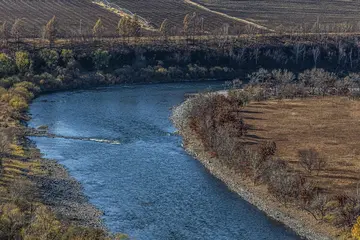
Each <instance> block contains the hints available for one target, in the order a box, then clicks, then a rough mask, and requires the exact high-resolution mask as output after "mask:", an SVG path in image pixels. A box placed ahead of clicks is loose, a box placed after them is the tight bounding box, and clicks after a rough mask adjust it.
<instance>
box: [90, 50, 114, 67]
mask: <svg viewBox="0 0 360 240" xmlns="http://www.w3.org/2000/svg"><path fill="white" fill-rule="evenodd" d="M109 61H110V55H109V52H108V51H106V50H102V49H98V50H96V51H95V52H94V53H93V63H94V67H95V69H96V70H104V69H105V68H107V67H108V65H109Z"/></svg>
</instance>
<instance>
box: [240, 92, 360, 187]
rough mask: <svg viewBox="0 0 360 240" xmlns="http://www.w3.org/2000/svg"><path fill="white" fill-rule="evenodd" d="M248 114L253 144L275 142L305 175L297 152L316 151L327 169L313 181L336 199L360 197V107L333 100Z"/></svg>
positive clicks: (257, 107)
mask: <svg viewBox="0 0 360 240" xmlns="http://www.w3.org/2000/svg"><path fill="white" fill-rule="evenodd" d="M243 113H244V118H245V121H246V123H248V124H250V125H251V130H250V131H249V133H248V137H249V139H248V140H250V141H253V142H261V141H270V140H271V141H275V142H276V144H277V148H278V150H277V155H278V156H280V157H282V158H284V159H285V160H287V161H288V162H290V163H291V165H293V166H294V167H295V169H297V170H299V171H303V172H304V173H305V171H304V170H303V169H302V167H301V166H300V164H299V162H298V158H297V152H298V150H299V149H308V148H314V149H316V150H317V151H318V152H319V153H320V155H321V156H322V157H323V158H325V159H326V162H327V167H326V170H325V171H323V172H320V174H319V175H318V176H316V175H313V176H309V177H312V178H315V180H316V181H319V183H320V186H322V187H324V188H326V189H329V190H330V189H331V191H329V192H332V193H335V194H336V193H340V192H341V191H344V190H345V191H349V192H350V191H353V192H354V191H355V189H356V188H357V185H358V184H359V183H360V175H359V171H360V147H359V146H360V101H354V100H349V99H348V98H345V97H344V98H342V97H328V98H310V99H304V100H278V101H277V100H273V101H267V102H253V103H250V104H249V106H247V107H245V109H244V110H243ZM305 174H306V173H305ZM340 190H341V191H340Z"/></svg>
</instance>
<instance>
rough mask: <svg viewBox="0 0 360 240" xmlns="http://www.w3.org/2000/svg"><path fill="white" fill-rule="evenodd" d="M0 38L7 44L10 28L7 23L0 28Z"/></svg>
mask: <svg viewBox="0 0 360 240" xmlns="http://www.w3.org/2000/svg"><path fill="white" fill-rule="evenodd" d="M0 37H1V39H2V40H3V41H4V42H7V41H8V39H9V37H10V26H9V24H8V22H7V21H4V22H3V23H2V25H1V26H0Z"/></svg>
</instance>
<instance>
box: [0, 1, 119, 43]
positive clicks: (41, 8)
mask: <svg viewBox="0 0 360 240" xmlns="http://www.w3.org/2000/svg"><path fill="white" fill-rule="evenodd" d="M53 16H56V18H57V21H58V23H59V24H58V26H59V33H60V34H59V35H60V36H73V35H79V34H80V33H81V34H83V35H87V34H90V33H91V29H92V27H93V26H94V24H95V22H96V21H97V19H98V18H101V19H102V22H103V25H104V27H105V29H106V30H105V34H107V35H114V34H116V26H117V24H118V22H119V19H120V17H119V16H118V15H116V14H115V13H112V12H110V11H108V10H106V9H103V8H102V7H100V6H98V5H96V4H93V3H92V2H91V1H90V0H42V1H34V0H17V1H14V0H0V23H1V24H2V23H3V22H4V21H7V22H8V23H9V24H13V23H14V20H15V19H16V18H21V19H23V22H24V26H23V31H22V33H23V35H24V36H25V37H39V36H41V35H42V29H43V27H44V26H45V24H46V23H47V22H48V21H49V20H50V19H51V18H52V17H53Z"/></svg>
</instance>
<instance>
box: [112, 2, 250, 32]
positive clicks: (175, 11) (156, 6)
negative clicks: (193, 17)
mask: <svg viewBox="0 0 360 240" xmlns="http://www.w3.org/2000/svg"><path fill="white" fill-rule="evenodd" d="M110 2H112V3H115V4H117V5H118V6H119V7H122V8H125V9H128V10H130V11H131V12H133V13H136V14H137V15H139V16H141V17H143V18H145V19H146V20H147V21H149V22H150V23H151V24H152V25H153V26H154V27H155V28H159V27H160V25H161V23H162V22H163V21H164V19H167V20H168V21H169V24H170V27H171V28H172V33H173V34H176V33H179V32H180V31H181V29H182V27H183V20H184V17H185V15H186V14H188V13H190V14H192V13H194V12H196V13H197V15H198V16H199V17H203V19H204V30H205V31H206V32H208V33H217V32H219V30H220V28H222V27H223V26H224V24H229V33H230V34H238V33H243V32H244V27H245V24H244V23H240V22H237V21H235V20H231V19H229V18H226V17H223V16H220V15H217V14H214V13H211V12H208V11H205V10H202V9H200V8H198V7H196V6H193V5H190V4H187V3H185V2H184V1H183V0H152V1H149V0H136V1H134V0H110Z"/></svg>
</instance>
